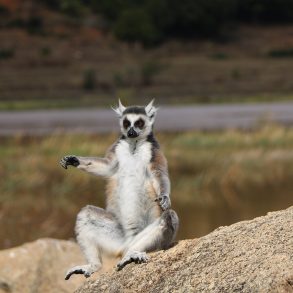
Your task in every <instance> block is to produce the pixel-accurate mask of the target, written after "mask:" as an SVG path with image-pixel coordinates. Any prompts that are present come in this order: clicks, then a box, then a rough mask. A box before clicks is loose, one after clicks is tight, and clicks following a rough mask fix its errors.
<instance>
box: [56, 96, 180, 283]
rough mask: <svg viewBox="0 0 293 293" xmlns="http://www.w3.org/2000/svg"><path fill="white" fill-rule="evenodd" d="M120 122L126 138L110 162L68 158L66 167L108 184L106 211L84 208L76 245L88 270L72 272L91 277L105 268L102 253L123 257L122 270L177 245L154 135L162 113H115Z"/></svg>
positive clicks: (112, 152) (145, 109) (175, 222)
mask: <svg viewBox="0 0 293 293" xmlns="http://www.w3.org/2000/svg"><path fill="white" fill-rule="evenodd" d="M114 110H115V112H116V113H117V114H118V115H119V117H120V127H121V132H122V136H121V138H120V139H118V141H117V142H116V143H114V144H113V145H112V146H111V147H110V149H109V150H108V152H107V154H106V156H105V158H93V157H77V156H65V157H64V158H63V159H62V160H61V162H60V163H61V165H62V166H63V167H64V168H65V169H67V167H68V166H70V165H71V166H74V167H77V168H78V169H81V170H84V171H86V172H89V173H92V174H94V175H98V176H104V177H107V178H108V185H107V189H106V190H107V204H106V209H102V208H99V207H95V206H86V207H84V208H83V209H82V210H81V211H80V212H79V214H78V216H77V221H76V227H75V232H76V235H77V241H78V243H79V245H80V247H81V249H82V251H83V253H84V255H85V257H86V260H87V262H88V264H86V265H82V266H76V267H73V268H72V269H70V270H69V271H68V272H67V274H66V277H65V279H66V280H68V279H69V278H70V276H71V275H72V274H83V275H84V276H86V277H89V276H90V275H91V274H92V273H94V272H95V271H97V270H99V269H100V268H101V266H102V263H101V261H102V260H101V252H102V251H105V252H107V253H111V254H114V255H123V257H122V260H121V261H120V262H119V263H118V264H117V268H118V270H119V269H122V268H123V267H124V266H125V265H127V264H128V263H130V262H136V263H141V262H146V261H147V259H148V258H147V255H146V252H148V251H154V250H159V249H166V248H168V247H169V246H170V245H171V243H172V242H173V241H174V238H175V236H176V232H177V230H178V224H179V220H178V217H177V214H176V212H175V211H173V210H171V209H170V206H171V201H170V197H169V195H170V181H169V176H168V169H167V161H166V159H165V157H164V155H163V153H162V152H161V150H160V148H159V144H158V142H157V141H156V139H155V138H154V135H153V124H154V121H155V115H156V112H157V109H156V108H155V107H154V106H153V101H151V102H150V103H149V104H148V105H147V106H146V107H141V106H132V107H127V108H126V107H124V106H123V105H122V104H121V102H120V100H119V106H118V107H117V108H116V109H114Z"/></svg>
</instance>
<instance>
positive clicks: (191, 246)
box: [77, 207, 293, 293]
mask: <svg viewBox="0 0 293 293" xmlns="http://www.w3.org/2000/svg"><path fill="white" fill-rule="evenodd" d="M77 292H79V293H85V292H86V293H88V292H209V293H213V292H249V293H250V292H263V293H267V292H279V293H281V292H293V207H291V208H289V209H287V210H284V211H280V212H274V213H269V214H268V215H267V216H264V217H260V218H256V219H254V220H251V221H245V222H239V223H237V224H234V225H232V226H229V227H220V228H218V229H217V230H215V231H214V232H212V233H211V234H209V235H207V236H205V237H202V238H200V239H195V240H185V241H181V242H180V243H179V244H178V245H176V246H175V247H173V248H171V249H169V250H167V251H160V252H156V253H152V254H151V255H150V260H149V262H148V263H147V264H140V265H135V264H130V265H128V266H126V267H125V268H124V269H123V270H122V271H119V272H117V271H115V270H112V272H110V273H107V274H102V275H100V276H98V279H97V280H96V281H94V280H90V281H88V282H86V283H85V284H84V285H83V286H82V287H81V288H79V289H78V290H77Z"/></svg>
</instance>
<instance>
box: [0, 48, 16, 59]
mask: <svg viewBox="0 0 293 293" xmlns="http://www.w3.org/2000/svg"><path fill="white" fill-rule="evenodd" d="M13 56H14V49H0V59H9V58H12V57H13Z"/></svg>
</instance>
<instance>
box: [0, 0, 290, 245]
mask: <svg viewBox="0 0 293 293" xmlns="http://www.w3.org/2000/svg"><path fill="white" fill-rule="evenodd" d="M292 76H293V0H245V1H242V0H182V1H173V0H156V1H155V0H144V1H132V0H112V1H107V0H100V1H98V0H59V1H58V0H52V1H49V0H39V1H37V0H34V1H33V0H30V1H27V0H0V121H2V122H1V123H0V155H1V159H0V224H1V230H0V248H1V249H3V248H8V247H12V246H15V245H19V244H21V243H23V242H26V241H31V240H34V239H37V238H40V237H55V238H60V239H68V238H72V237H74V232H73V227H74V223H75V217H76V214H77V212H78V211H79V210H80V209H81V207H83V206H84V205H86V204H94V205H98V206H102V207H103V206H104V186H105V182H104V180H103V179H98V178H95V177H91V176H89V175H87V174H84V173H81V172H80V171H78V170H74V169H70V170H67V171H65V170H64V169H62V168H61V167H60V166H59V164H58V162H59V160H60V158H61V157H62V156H64V155H66V154H75V155H83V156H102V155H103V154H104V152H105V150H106V149H107V148H108V146H109V145H111V144H112V143H113V142H114V141H115V139H116V138H117V132H118V126H117V127H114V126H113V127H112V126H111V127H110V128H107V127H105V128H103V131H102V130H101V131H99V130H98V129H94V128H91V127H93V126H94V124H95V123H96V121H95V120H94V119H91V118H90V117H89V116H88V117H85V118H84V116H87V114H82V111H84V109H91V111H97V115H100V116H99V117H105V118H103V119H102V120H101V121H100V122H99V123H103V121H107V122H106V123H110V124H111V125H116V123H117V121H116V117H115V114H114V112H113V114H111V112H110V111H109V112H107V111H106V112H99V109H104V108H109V107H110V106H111V105H116V104H117V99H118V98H120V99H121V100H122V101H123V103H124V104H125V105H131V104H140V105H141V104H142V105H143V104H146V103H147V102H149V101H150V99H151V98H156V104H157V105H159V106H160V107H161V109H162V113H164V116H163V117H164V121H165V124H168V125H169V127H168V129H167V128H166V127H165V128H164V127H163V126H162V125H163V123H162V122H161V124H158V127H157V133H158V139H159V141H160V143H161V147H162V149H163V151H164V152H165V154H166V156H167V159H168V162H169V169H170V176H171V182H172V200H173V206H174V209H175V210H176V211H177V212H178V214H179V217H180V219H181V227H180V232H179V235H178V238H179V239H184V238H194V237H199V236H202V235H205V234H207V233H209V232H210V231H212V230H213V229H215V228H217V227H219V226H222V225H228V224H232V223H234V222H237V221H240V220H246V219H251V218H253V217H256V216H259V215H264V214H265V213H267V212H269V211H273V210H278V209H282V208H286V207H288V206H290V205H292V204H293V196H292V192H293V180H292V178H293V165H292V162H293V149H292V147H293V129H292V128H291V124H292V123H293V103H291V101H292V102H293V80H292ZM231 104H232V105H233V108H231V106H230V105H231ZM248 106H249V108H247V107H248ZM263 107H264V108H263ZM268 107H269V108H270V111H268V110H267V109H268ZM274 107H277V108H278V107H283V108H284V109H286V111H287V112H286V115H287V116H286V117H285V118H286V119H282V118H284V117H282V113H281V114H280V113H279V114H278V115H279V116H278V119H274V118H275V117H276V116H275V114H274V109H275V108H274ZM164 108H167V109H169V110H170V111H172V112H168V111H166V112H163V111H164ZM177 109H178V111H179V109H181V111H180V112H176V111H177ZM184 109H185V110H184ZM209 109H210V110H209ZM211 109H212V111H211ZM235 109H236V110H235ZM254 109H258V111H257V113H256V112H255V111H254ZM262 109H263V110H262ZM188 110H189V112H188ZM193 110H194V111H196V112H192V111H193ZM232 110H233V111H232ZM244 110H245V111H244ZM72 111H73V112H72ZM182 111H183V112H182ZM184 111H186V112H184ZM205 111H208V112H205ZM217 111H220V112H217ZM235 111H236V112H235ZM242 111H244V112H242ZM290 111H291V112H290ZM85 113H88V112H85ZM91 113H95V112H91ZM99 113H100V114H99ZM101 113H103V115H104V116H101V115H102V114H101ZM176 113H177V116H176ZM185 113H186V115H185ZM196 113H200V114H201V115H202V116H203V117H204V118H205V119H206V120H207V121H208V122H202V123H201V121H200V120H198V121H197V120H196V121H195V120H193V118H192V117H193V115H196ZM206 113H207V114H206ZM211 113H213V115H211ZM217 113H221V115H220V116H217V115H218V114H217ZM251 113H255V114H254V116H253V121H252V122H251V123H250V122H249V121H250V120H249V119H248V120H249V121H248V120H247V121H248V122H247V123H245V125H242V124H241V123H240V124H239V123H237V119H239V118H241V117H242V118H245V119H246V118H247V117H248V118H249V117H250V116H249V115H251ZM46 115H47V116H48V115H49V116H50V117H51V120H50V121H51V122H48V121H47V120H46V121H45V120H44V119H45V118H44V117H47V116H46ZM209 115H211V116H209ZM280 115H281V116H280ZM65 116H66V117H67V116H70V117H72V122H70V121H69V122H68V120H67V123H68V124H70V123H71V124H72V123H73V121H77V124H78V123H85V125H84V127H83V128H82V130H81V129H79V130H78V128H73V127H72V128H70V127H65V126H64V125H65V124H66V123H65V122H64V121H63V120H62V117H65ZM30 117H34V118H30ZM81 117H83V118H81ZM159 117H160V111H159V113H158V118H159ZM197 117H199V115H197ZM215 117H217V119H215ZM225 117H226V118H227V117H230V119H229V122H227V123H224V124H223V125H221V127H219V123H220V122H221V121H222V120H223V119H224V118H225ZM27 119H32V120H30V121H29V123H27V124H25V121H27ZM46 119H47V118H46ZM63 119H65V118H63ZM168 119H169V120H168ZM176 119H177V122H178V123H177V122H176ZM44 121H45V122H44ZM52 121H55V123H53V122H52ZM56 121H57V122H56ZM180 121H181V122H183V123H182V125H183V126H182V125H181V124H180V123H179V122H180ZM245 121H246V120H245ZM184 122H186V124H184ZM281 122H282V123H281ZM15 123H16V124H17V125H18V126H23V128H20V127H18V126H17V125H16V126H15V127H12V125H15ZM42 123H43V124H44V123H45V124H46V125H47V124H48V125H47V126H48V128H47V130H46V133H40V132H38V131H35V135H34V128H35V127H37V126H38V125H39V124H42ZM50 123H51V124H50ZM104 123H105V122H104ZM205 123H207V124H205ZM1 124H2V125H1ZM179 124H180V125H181V126H180V127H179ZM184 125H185V126H184ZM24 126H25V127H24ZM90 128H91V129H92V130H91V131H87V129H90ZM7 129H10V130H9V134H7ZM166 129H167V130H168V131H166Z"/></svg>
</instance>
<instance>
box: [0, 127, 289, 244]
mask: <svg viewBox="0 0 293 293" xmlns="http://www.w3.org/2000/svg"><path fill="white" fill-rule="evenodd" d="M115 139H116V135H99V136H97V135H65V136H62V135H52V136H49V137H43V138H29V137H22V136H17V137H11V138H1V139H0V155H1V165H0V177H1V184H0V194H1V196H0V211H1V213H0V224H1V227H2V229H1V230H0V247H2V248H4V247H9V246H14V245H18V244H20V243H22V242H25V241H30V240H33V239H37V238H39V237H45V236H46V237H47V236H50V237H57V238H70V237H73V236H74V235H73V227H74V222H75V217H76V214H77V212H78V211H79V210H80V208H81V207H83V206H84V205H86V204H94V205H99V206H103V205H104V180H103V179H99V178H96V177H93V176H90V175H88V174H85V173H83V172H81V171H79V170H76V169H73V168H70V169H69V170H64V169H62V168H61V167H60V166H59V163H58V162H59V159H60V158H61V157H62V156H63V155H66V154H76V155H84V156H102V155H103V154H104V152H105V150H106V149H107V147H108V146H109V145H110V144H111V143H112V142H113V141H115ZM158 139H159V141H160V143H161V146H162V149H163V150H164V152H165V154H166V156H167V159H168V162H169V170H170V176H171V182H172V201H173V206H174V208H175V209H176V211H177V212H178V214H179V217H180V220H181V228H180V233H179V238H190V237H196V236H200V235H204V234H206V233H208V232H210V231H211V230H213V229H215V228H216V227H218V226H221V225H226V224H231V223H233V222H235V221H239V220H243V219H249V218H252V217H255V216H258V215H262V214H264V213H266V212H268V211H270V210H276V209H281V208H285V207H287V206H289V205H292V204H293V198H292V191H293V180H292V178H293V164H292V163H293V129H286V128H282V127H278V126H265V127H262V128H261V129H258V130H256V131H253V132H241V131H224V132H214V133H204V132H186V133H174V134H164V133H163V134H160V135H158Z"/></svg>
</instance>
